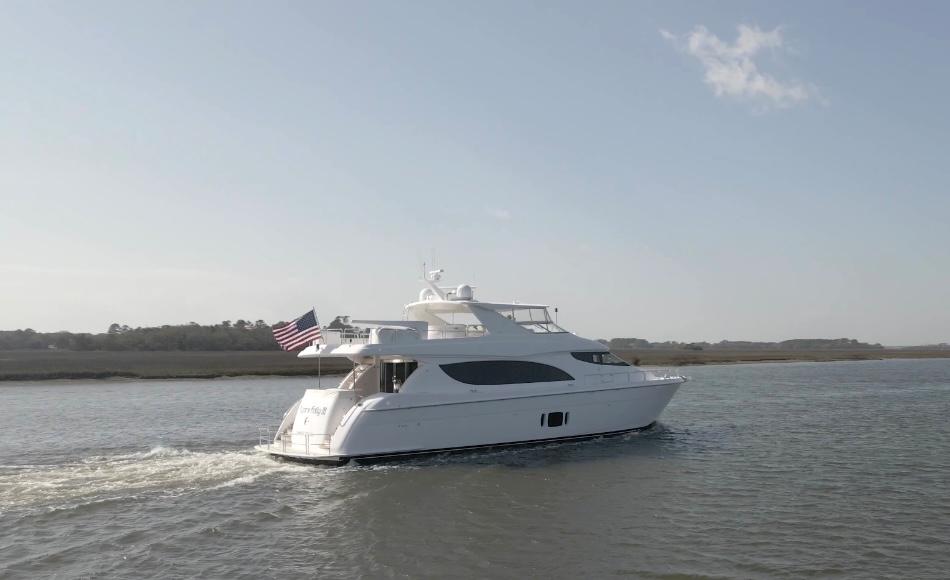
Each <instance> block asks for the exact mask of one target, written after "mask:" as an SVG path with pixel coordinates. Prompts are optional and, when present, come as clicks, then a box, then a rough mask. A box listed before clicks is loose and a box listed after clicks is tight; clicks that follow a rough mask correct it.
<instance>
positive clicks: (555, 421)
mask: <svg viewBox="0 0 950 580" xmlns="http://www.w3.org/2000/svg"><path fill="white" fill-rule="evenodd" d="M563 424H564V413H562V412H560V411H555V412H553V413H548V427H560V426H561V425H563Z"/></svg>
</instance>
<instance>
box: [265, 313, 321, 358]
mask: <svg viewBox="0 0 950 580" xmlns="http://www.w3.org/2000/svg"><path fill="white" fill-rule="evenodd" d="M319 338H320V323H319V322H318V321H317V313H316V311H314V310H311V311H310V312H308V313H306V314H304V315H303V316H301V317H300V318H298V319H297V320H294V321H293V322H290V323H288V324H285V325H284V326H280V327H278V328H275V329H274V340H276V341H277V344H279V345H280V347H281V348H282V349H284V350H295V349H298V348H300V347H302V346H306V345H307V343H310V342H313V341H314V340H318V339H319Z"/></svg>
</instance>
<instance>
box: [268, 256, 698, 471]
mask: <svg viewBox="0 0 950 580" xmlns="http://www.w3.org/2000/svg"><path fill="white" fill-rule="evenodd" d="M441 275H442V271H441V270H436V271H433V272H430V273H429V274H428V275H427V276H426V277H425V282H426V288H423V290H422V291H421V292H420V294H419V298H418V300H417V301H415V302H412V303H410V304H408V305H407V306H406V307H405V312H404V319H402V320H353V321H350V323H349V324H346V325H344V327H343V328H337V329H329V328H327V329H324V330H323V336H322V339H321V340H320V341H319V342H318V343H314V344H313V345H311V346H309V347H307V348H306V349H304V350H303V351H302V352H301V353H300V354H299V355H298V356H300V357H302V358H321V357H327V356H333V357H346V358H348V359H350V360H351V361H352V362H353V370H352V371H351V372H350V373H349V374H348V375H347V376H346V377H344V378H343V379H342V380H341V381H340V382H339V384H338V385H337V386H336V387H335V388H331V389H308V390H307V391H306V392H305V393H304V396H303V397H302V398H301V399H300V400H299V401H297V403H295V404H294V406H292V407H291V408H290V409H289V410H288V411H287V413H286V414H285V415H284V419H283V421H282V422H281V424H280V426H279V427H278V428H277V429H276V430H274V431H273V432H269V433H268V434H267V436H266V437H263V438H262V441H261V445H260V446H259V449H261V450H262V451H266V452H267V453H270V454H272V455H275V456H279V457H284V458H288V459H294V460H299V461H311V462H318V463H337V464H339V463H345V462H346V461H348V460H350V459H359V460H369V459H378V458H388V457H395V456H405V455H415V454H419V453H431V452H435V451H442V450H455V449H469V448H479V447H491V446H499V445H519V444H526V443H536V442H545V441H556V440H565V439H579V438H588V437H594V436H598V435H606V434H614V433H623V432H628V431H631V430H636V429H642V428H645V427H647V426H649V425H651V424H652V423H653V422H654V421H655V420H656V418H657V416H658V415H659V414H660V413H661V412H662V410H663V408H664V407H665V406H666V404H667V403H668V402H669V400H670V398H671V397H672V396H673V394H674V393H675V392H676V389H677V388H678V387H679V385H680V384H682V383H683V382H684V381H685V378H684V377H681V376H680V375H679V374H677V373H675V372H673V371H669V370H665V369H640V368H638V367H632V366H630V365H629V364H627V363H626V362H624V361H623V360H621V359H619V358H617V357H616V356H614V355H613V354H611V353H609V352H608V351H607V350H606V348H605V347H604V345H603V344H601V343H599V342H596V341H592V340H589V339H586V338H581V337H579V336H576V335H574V334H572V333H570V332H568V331H566V330H564V329H563V328H561V327H560V326H558V325H557V324H556V322H555V321H553V320H552V319H551V317H550V314H549V312H548V308H547V306H545V305H542V304H524V303H518V302H481V301H479V300H476V298H475V295H474V289H473V287H472V286H469V285H467V284H462V285H459V286H451V287H445V286H440V285H439V284H438V282H439V281H440V279H441Z"/></svg>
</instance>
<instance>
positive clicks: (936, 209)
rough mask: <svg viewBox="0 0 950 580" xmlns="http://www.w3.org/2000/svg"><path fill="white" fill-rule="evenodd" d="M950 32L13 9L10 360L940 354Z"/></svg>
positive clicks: (503, 15) (295, 12)
mask: <svg viewBox="0 0 950 580" xmlns="http://www.w3.org/2000/svg"><path fill="white" fill-rule="evenodd" d="M948 17H950V5H947V4H945V3H940V2H933V3H924V2H920V3H914V4H911V5H906V6H903V5H897V4H894V3H883V2H881V3H875V2H835V3H827V2H799V3H794V4H791V3H783V4H779V3H760V2H737V3H717V4H715V5H713V4H711V3H703V2H696V3H672V2H649V3H647V2H645V3H632V2H598V3H580V2H573V3H554V2H537V3H526V2H519V3H510V2H494V3H492V2H489V3H470V4H463V3H454V2H432V3H426V2H412V3H401V4H400V3H382V2H379V3H369V2H364V3H344V2H338V3H316V2H300V3H266V4H264V3H251V2H247V3H241V2H221V3H215V2H201V3H198V2H165V3H158V2H155V3H127V2H114V3H112V2H86V3H68V2H59V3H46V2H44V3H41V2H5V3H3V4H2V6H0V328H6V329H9V328H20V327H27V326H29V327H33V328H36V329H38V330H59V329H69V330H83V331H101V330H104V329H105V328H106V327H107V326H108V325H109V323H111V322H121V323H126V324H130V325H132V326H138V325H151V324H161V323H178V322H187V321H191V320H194V321H198V322H213V321H218V320H222V319H236V318H254V319H256V318H264V319H266V320H269V321H274V320H278V319H286V318H290V317H293V316H296V315H298V314H299V313H300V312H302V311H303V310H305V309H306V308H307V307H309V306H310V305H316V306H317V310H318V313H320V314H321V315H322V316H323V317H324V318H328V317H330V316H332V315H334V314H341V313H346V314H351V315H354V316H360V317H363V316H365V317H397V316H398V315H399V314H400V312H401V306H402V305H403V304H404V303H406V302H408V301H410V300H412V299H413V297H414V296H415V294H416V292H417V291H418V287H419V282H418V277H419V272H420V270H421V263H422V261H424V260H425V261H429V262H430V263H431V261H432V258H433V257H434V258H435V259H436V261H437V262H438V265H439V266H442V267H444V268H446V270H447V271H448V278H449V279H450V280H452V281H455V282H462V281H465V282H473V283H474V284H475V285H477V286H478V290H477V293H478V295H479V296H480V297H481V298H484V299H499V300H507V299H520V300H524V301H540V302H546V303H551V304H556V305H557V306H558V307H559V309H560V313H561V314H560V320H561V321H562V322H563V323H565V325H567V326H569V327H570V328H572V329H573V330H576V331H577V332H579V333H580V334H584V335H587V336H593V337H613V336H637V337H644V338H649V339H653V340H667V339H673V340H720V339H735V340H739V339H747V340H781V339H786V338H796V337H840V336H848V337H856V338H859V339H862V340H868V341H873V342H883V343H886V344H912V343H925V342H942V341H950V309H948V308H947V307H946V305H947V303H948V301H950V300H948V299H950V267H948V266H950V263H948V262H950V260H948V256H950V252H948V249H950V227H948V223H947V220H948V218H950V192H948V185H950V172H948V159H947V155H948V146H947V143H948V137H950V116H948V115H947V113H946V102H947V101H948V90H950V74H948V73H947V66H946V63H947V61H948V57H950V37H948V35H946V34H945V28H944V26H943V24H944V23H945V22H946V21H947V19H948Z"/></svg>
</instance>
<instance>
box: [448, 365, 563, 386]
mask: <svg viewBox="0 0 950 580" xmlns="http://www.w3.org/2000/svg"><path fill="white" fill-rule="evenodd" d="M439 366H440V367H441V368H442V370H443V371H445V374H447V375H449V376H450V377H452V378H453V379H455V380H456V381H458V382H460V383H465V384H467V385H514V384H519V383H547V382H552V381H573V380H574V377H572V376H571V375H569V374H567V373H566V372H564V371H562V370H561V369H559V368H557V367H554V366H551V365H546V364H541V363H536V362H530V361H516V360H482V361H472V362H461V363H450V364H444V365H439Z"/></svg>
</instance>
